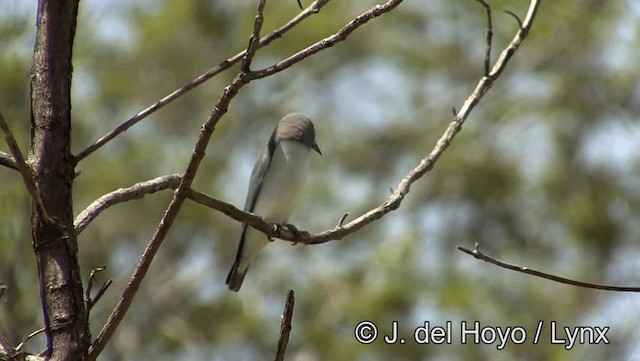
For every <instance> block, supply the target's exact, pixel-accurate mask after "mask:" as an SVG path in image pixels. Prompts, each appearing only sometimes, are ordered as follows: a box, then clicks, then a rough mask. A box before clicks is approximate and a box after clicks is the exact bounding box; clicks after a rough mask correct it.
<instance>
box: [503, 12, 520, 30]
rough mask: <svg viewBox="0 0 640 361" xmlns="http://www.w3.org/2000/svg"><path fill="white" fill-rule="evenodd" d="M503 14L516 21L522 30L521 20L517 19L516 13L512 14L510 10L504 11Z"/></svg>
mask: <svg viewBox="0 0 640 361" xmlns="http://www.w3.org/2000/svg"><path fill="white" fill-rule="evenodd" d="M504 13H505V14H509V15H511V16H512V17H513V18H514V19H516V21H517V22H518V26H520V29H522V19H520V17H519V16H518V15H517V14H516V13H514V12H513V11H511V10H504Z"/></svg>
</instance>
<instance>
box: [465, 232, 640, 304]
mask: <svg viewBox="0 0 640 361" xmlns="http://www.w3.org/2000/svg"><path fill="white" fill-rule="evenodd" d="M458 250H460V251H462V252H464V253H467V254H470V255H472V256H473V257H474V258H476V259H480V260H483V261H485V262H489V263H491V264H494V265H496V266H498V267H502V268H506V269H508V270H512V271H516V272H521V273H526V274H528V275H532V276H536V277H540V278H545V279H548V280H551V281H554V282H559V283H563V284H566V285H571V286H576V287H583V288H592V289H596V290H605V291H617V292H640V287H626V286H610V285H603V284H598V283H589V282H582V281H576V280H572V279H569V278H564V277H560V276H556V275H553V274H550V273H546V272H542V271H537V270H534V269H531V268H529V267H525V266H518V265H516V264H513V263H507V262H504V261H500V260H498V259H495V258H493V257H490V256H487V255H486V254H484V253H482V252H480V245H479V244H478V243H476V244H475V246H474V249H473V251H472V250H469V249H467V248H464V247H460V246H458Z"/></svg>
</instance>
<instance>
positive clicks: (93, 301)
mask: <svg viewBox="0 0 640 361" xmlns="http://www.w3.org/2000/svg"><path fill="white" fill-rule="evenodd" d="M105 269H106V267H104V266H102V267H98V268H96V269H93V270H91V273H90V274H89V280H88V281H87V290H86V292H85V296H84V304H85V307H86V308H87V312H89V311H91V309H92V308H93V306H95V304H96V303H97V302H98V301H99V300H100V298H101V297H102V295H104V293H105V292H106V291H107V289H108V288H109V286H111V284H112V283H113V280H112V279H108V280H106V281H105V282H104V283H103V284H102V286H101V287H100V289H99V290H98V292H97V293H96V296H95V297H94V298H91V290H92V288H93V281H94V280H95V277H96V274H98V272H102V271H104V270H105Z"/></svg>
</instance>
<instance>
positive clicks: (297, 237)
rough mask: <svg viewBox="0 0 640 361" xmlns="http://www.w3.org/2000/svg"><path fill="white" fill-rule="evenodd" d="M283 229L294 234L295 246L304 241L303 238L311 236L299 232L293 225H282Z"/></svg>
mask: <svg viewBox="0 0 640 361" xmlns="http://www.w3.org/2000/svg"><path fill="white" fill-rule="evenodd" d="M280 226H281V227H282V229H284V230H286V231H289V232H291V233H293V238H294V241H293V245H294V246H295V245H296V244H298V242H300V240H301V239H302V237H307V236H309V232H307V231H301V230H299V229H298V228H297V227H296V226H294V225H293V224H290V223H283V224H281V225H280Z"/></svg>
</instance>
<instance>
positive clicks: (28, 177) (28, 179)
mask: <svg viewBox="0 0 640 361" xmlns="http://www.w3.org/2000/svg"><path fill="white" fill-rule="evenodd" d="M0 129H1V130H2V132H3V133H4V140H5V142H6V143H7V145H8V146H9V150H10V151H11V154H12V155H13V159H14V161H15V163H16V166H17V168H18V171H19V172H20V175H21V176H22V181H23V182H24V186H25V188H27V192H29V194H30V195H31V198H32V199H33V200H34V202H35V203H36V204H37V205H38V208H40V211H42V215H43V217H44V219H46V220H47V221H51V222H53V221H52V220H51V217H49V214H48V213H47V210H46V209H45V208H44V203H42V198H41V197H40V192H38V187H37V186H36V182H35V181H34V179H33V174H32V172H31V168H29V166H28V165H27V163H26V162H25V161H24V156H23V155H22V151H20V147H19V146H18V142H16V138H14V137H13V133H11V129H9V126H8V125H7V123H6V122H5V120H4V116H2V113H0Z"/></svg>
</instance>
